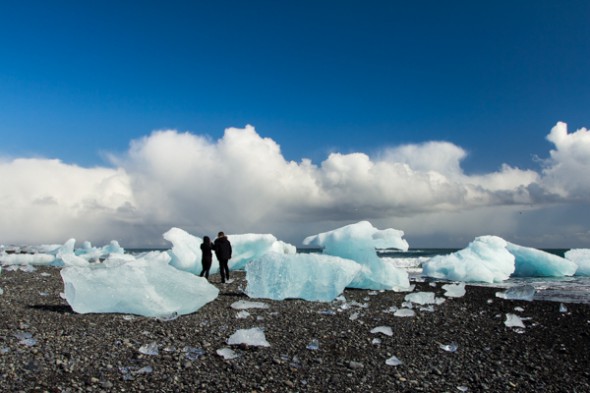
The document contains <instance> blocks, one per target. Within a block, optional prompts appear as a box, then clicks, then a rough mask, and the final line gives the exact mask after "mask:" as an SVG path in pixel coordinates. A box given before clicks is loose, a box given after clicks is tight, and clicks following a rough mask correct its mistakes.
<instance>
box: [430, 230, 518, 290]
mask: <svg viewBox="0 0 590 393" xmlns="http://www.w3.org/2000/svg"><path fill="white" fill-rule="evenodd" d="M506 244H507V242H506V241H505V240H504V239H502V238H500V237H497V236H480V237H477V238H475V240H474V241H473V242H471V243H470V244H469V245H468V246H467V247H466V248H464V249H462V250H459V251H457V252H454V253H452V254H449V255H437V256H435V257H433V258H431V259H430V260H429V261H427V262H424V264H423V265H422V269H423V270H422V274H423V275H425V276H428V277H433V278H439V279H446V280H452V281H467V282H477V281H480V282H488V283H494V282H501V281H503V280H506V279H507V278H509V277H510V275H511V274H512V273H513V272H514V255H512V254H510V253H509V252H508V251H507V250H506Z"/></svg>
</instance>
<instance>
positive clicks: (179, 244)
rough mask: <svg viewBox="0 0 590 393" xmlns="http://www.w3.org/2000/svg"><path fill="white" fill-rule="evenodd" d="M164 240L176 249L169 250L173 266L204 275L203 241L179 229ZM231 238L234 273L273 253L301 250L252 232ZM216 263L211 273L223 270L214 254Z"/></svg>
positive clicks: (170, 232) (274, 238) (231, 262)
mask: <svg viewBox="0 0 590 393" xmlns="http://www.w3.org/2000/svg"><path fill="white" fill-rule="evenodd" d="M163 237H164V239H166V240H168V241H169V242H170V243H172V249H171V250H170V251H169V253H170V257H171V258H172V261H171V262H170V263H171V264H172V266H174V267H176V268H178V269H180V270H184V271H188V272H191V273H195V274H198V273H200V272H201V268H202V267H201V243H202V239H201V238H199V237H196V236H193V235H191V234H190V233H188V232H186V231H184V230H182V229H179V228H171V229H170V230H169V231H168V232H166V233H164V235H163ZM227 238H228V240H229V241H230V242H231V245H232V258H231V259H230V260H229V268H230V270H240V269H243V268H244V267H245V266H246V264H247V263H248V262H249V261H251V260H252V259H256V258H259V257H261V256H263V255H264V254H266V253H268V252H271V251H272V252H277V253H280V254H295V253H296V251H297V249H296V247H295V246H293V245H291V244H288V243H285V242H282V241H279V240H277V238H276V237H274V236H273V235H270V234H254V233H249V234H242V235H228V237H227ZM212 262H213V263H212V264H211V269H210V270H209V272H210V274H214V273H217V272H218V271H219V262H218V261H217V258H216V257H215V253H213V261H212Z"/></svg>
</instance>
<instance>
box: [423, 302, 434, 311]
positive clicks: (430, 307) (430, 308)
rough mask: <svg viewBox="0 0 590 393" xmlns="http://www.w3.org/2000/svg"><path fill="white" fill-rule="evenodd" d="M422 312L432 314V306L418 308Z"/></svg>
mask: <svg viewBox="0 0 590 393" xmlns="http://www.w3.org/2000/svg"><path fill="white" fill-rule="evenodd" d="M420 311H422V312H434V306H433V305H432V304H430V305H429V306H428V307H420Z"/></svg>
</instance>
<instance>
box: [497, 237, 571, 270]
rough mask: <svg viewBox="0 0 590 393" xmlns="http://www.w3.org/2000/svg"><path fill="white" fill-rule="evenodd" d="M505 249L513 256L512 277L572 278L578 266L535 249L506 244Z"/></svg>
mask: <svg viewBox="0 0 590 393" xmlns="http://www.w3.org/2000/svg"><path fill="white" fill-rule="evenodd" d="M506 249H507V250H508V251H509V252H510V253H511V254H512V255H514V258H515V261H514V265H515V269H514V274H512V275H513V276H514V277H563V276H573V275H574V274H575V273H576V270H577V269H578V265H576V264H575V263H573V262H572V261H568V260H567V259H565V258H562V257H560V256H558V255H555V254H551V253H548V252H546V251H541V250H537V249H535V248H530V247H523V246H519V245H516V244H513V243H508V244H507V246H506Z"/></svg>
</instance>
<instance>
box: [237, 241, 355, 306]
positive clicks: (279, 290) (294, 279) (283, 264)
mask: <svg viewBox="0 0 590 393" xmlns="http://www.w3.org/2000/svg"><path fill="white" fill-rule="evenodd" d="M245 270H246V281H247V282H248V285H247V286H246V290H245V292H246V294H247V295H248V296H249V297H251V298H266V299H273V300H283V299H287V298H300V299H305V300H310V301H322V302H329V301H332V300H334V299H335V298H336V297H338V295H340V294H341V293H342V292H343V291H344V288H346V286H347V285H349V284H350V283H351V281H352V280H353V279H354V278H355V277H356V275H357V274H358V273H359V272H360V271H361V266H360V265H359V264H358V263H355V262H354V261H350V260H346V259H342V258H338V257H334V256H329V255H320V254H295V255H290V254H289V255H288V254H279V253H276V252H269V253H267V254H265V255H263V256H261V257H260V258H258V259H255V260H253V261H251V262H250V263H248V264H247V265H246V269H245Z"/></svg>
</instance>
